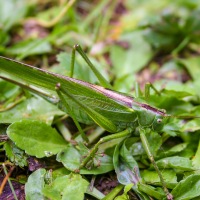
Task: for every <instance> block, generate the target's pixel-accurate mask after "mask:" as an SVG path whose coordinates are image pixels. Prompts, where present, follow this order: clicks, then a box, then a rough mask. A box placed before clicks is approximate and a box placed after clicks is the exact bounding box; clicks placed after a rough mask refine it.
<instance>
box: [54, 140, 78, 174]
mask: <svg viewBox="0 0 200 200" xmlns="http://www.w3.org/2000/svg"><path fill="white" fill-rule="evenodd" d="M56 160H57V161H58V162H62V164H63V165H64V166H65V167H66V168H67V169H68V170H70V171H74V170H77V169H79V166H80V162H81V155H80V153H79V152H78V150H77V149H76V148H75V147H74V146H72V145H71V144H69V145H67V146H66V147H65V149H63V150H62V151H61V152H60V153H58V155H57V158H56Z"/></svg>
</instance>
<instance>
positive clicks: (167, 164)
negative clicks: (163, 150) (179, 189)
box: [156, 156, 193, 170]
mask: <svg viewBox="0 0 200 200" xmlns="http://www.w3.org/2000/svg"><path fill="white" fill-rule="evenodd" d="M156 163H157V165H158V167H159V168H160V169H169V168H173V169H177V170H193V167H192V161H191V160H190V159H188V158H184V157H180V156H173V157H167V158H163V159H161V160H158V161H157V162H156Z"/></svg>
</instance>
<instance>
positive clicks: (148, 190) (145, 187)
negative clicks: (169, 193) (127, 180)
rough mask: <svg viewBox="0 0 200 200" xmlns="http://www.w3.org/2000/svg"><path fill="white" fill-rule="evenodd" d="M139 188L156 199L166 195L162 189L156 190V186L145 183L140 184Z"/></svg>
mask: <svg viewBox="0 0 200 200" xmlns="http://www.w3.org/2000/svg"><path fill="white" fill-rule="evenodd" d="M138 190H139V191H140V192H144V193H146V194H148V195H149V196H151V197H154V198H156V199H163V198H164V197H165V193H164V192H163V191H162V190H156V188H154V187H152V186H150V185H146V184H143V183H139V184H138Z"/></svg>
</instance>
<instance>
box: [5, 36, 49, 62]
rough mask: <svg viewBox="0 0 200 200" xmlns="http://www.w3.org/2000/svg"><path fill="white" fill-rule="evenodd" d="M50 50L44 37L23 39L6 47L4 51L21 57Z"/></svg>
mask: <svg viewBox="0 0 200 200" xmlns="http://www.w3.org/2000/svg"><path fill="white" fill-rule="evenodd" d="M51 50H52V48H51V45H50V43H49V42H48V41H47V40H46V39H34V40H25V41H22V42H19V43H17V44H15V45H13V46H12V47H10V48H7V49H6V53H8V54H11V55H18V58H20V59H23V58H25V57H27V56H30V55H38V54H44V53H49V52H50V51H51Z"/></svg>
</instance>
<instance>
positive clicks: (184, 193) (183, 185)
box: [171, 174, 200, 200]
mask: <svg viewBox="0 0 200 200" xmlns="http://www.w3.org/2000/svg"><path fill="white" fill-rule="evenodd" d="M199 188H200V175H196V174H193V175H190V176H188V177H187V178H185V179H184V180H182V181H180V182H179V184H178V185H177V186H176V187H175V188H174V189H173V190H172V192H171V194H172V195H173V197H174V199H176V200H189V199H192V198H195V197H197V196H200V190H199Z"/></svg>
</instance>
